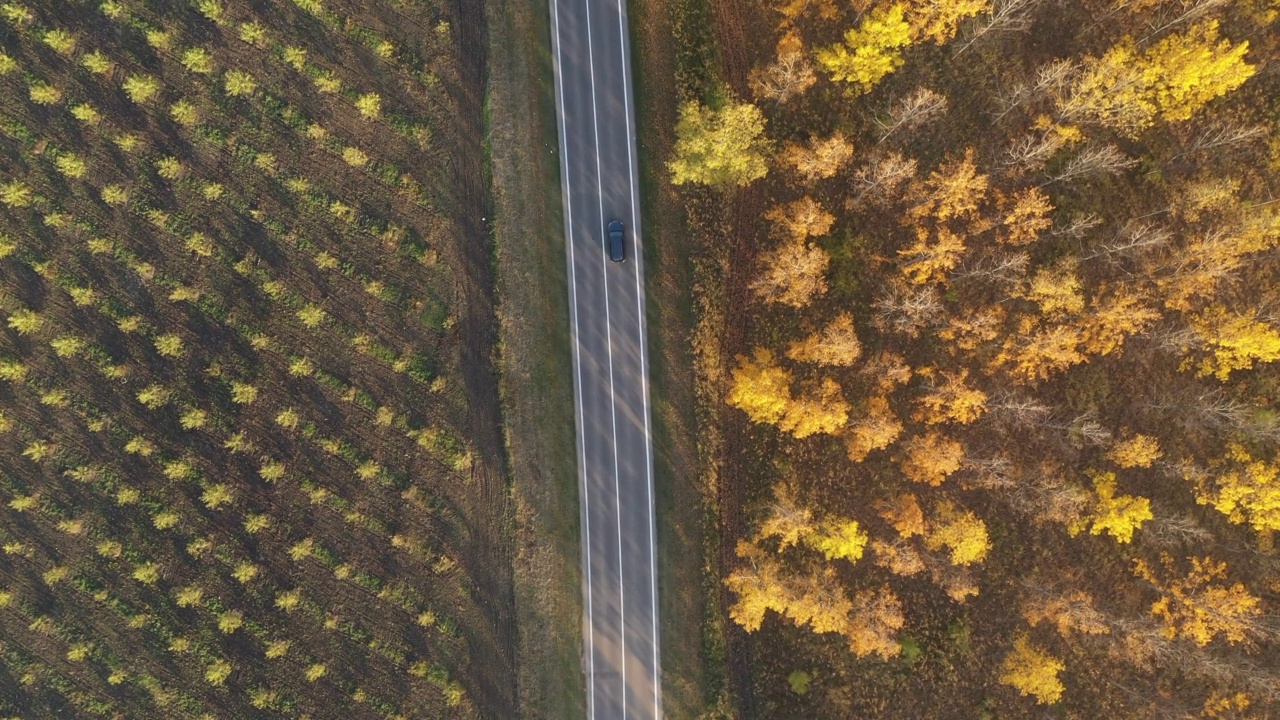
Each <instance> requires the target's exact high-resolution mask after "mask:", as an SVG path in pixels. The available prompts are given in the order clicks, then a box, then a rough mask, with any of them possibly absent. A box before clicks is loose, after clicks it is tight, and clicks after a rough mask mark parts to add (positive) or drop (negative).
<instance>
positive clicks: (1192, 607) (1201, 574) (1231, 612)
mask: <svg viewBox="0 0 1280 720" xmlns="http://www.w3.org/2000/svg"><path fill="white" fill-rule="evenodd" d="M1187 560H1188V561H1190V563H1191V570H1190V571H1189V572H1188V573H1187V574H1186V575H1185V576H1182V577H1177V570H1176V566H1175V563H1174V562H1173V559H1172V558H1170V557H1169V556H1168V555H1161V564H1162V565H1163V572H1160V573H1157V572H1156V570H1155V568H1153V567H1151V565H1149V564H1148V563H1147V562H1146V561H1144V560H1142V559H1140V558H1139V559H1137V560H1134V568H1133V574H1134V575H1137V576H1138V577H1140V578H1142V579H1143V580H1146V581H1147V582H1149V583H1151V585H1152V586H1153V587H1154V588H1155V589H1156V591H1157V592H1159V593H1160V599H1159V600H1157V601H1155V602H1154V603H1152V605H1151V614H1152V615H1153V616H1155V617H1156V618H1159V619H1160V620H1163V621H1164V634H1165V636H1166V637H1169V638H1175V637H1184V638H1187V639H1188V640H1191V641H1192V642H1194V643H1195V644H1197V645H1199V646H1201V647H1204V646H1205V645H1208V644H1209V643H1210V642H1211V641H1212V640H1213V639H1214V638H1215V637H1217V636H1218V635H1222V636H1223V637H1225V638H1226V639H1227V641H1228V642H1231V643H1239V642H1243V641H1244V640H1246V639H1248V638H1251V637H1256V636H1258V635H1259V634H1260V632H1261V631H1262V627H1261V626H1260V625H1259V623H1258V618H1259V616H1261V615H1262V614H1263V613H1262V601H1261V600H1260V599H1258V598H1257V597H1256V596H1254V595H1253V594H1251V593H1250V592H1249V591H1248V590H1247V589H1246V588H1245V586H1244V584H1243V583H1234V584H1231V585H1228V584H1227V583H1226V582H1223V581H1224V580H1225V579H1226V576H1227V564H1226V563H1225V562H1215V561H1214V560H1213V559H1212V558H1208V557H1190V558H1187ZM1169 576H1173V577H1169ZM1165 578H1168V579H1165Z"/></svg>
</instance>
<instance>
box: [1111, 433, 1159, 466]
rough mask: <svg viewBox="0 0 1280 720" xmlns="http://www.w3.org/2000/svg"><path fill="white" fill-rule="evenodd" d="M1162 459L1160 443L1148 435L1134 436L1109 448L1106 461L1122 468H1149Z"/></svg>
mask: <svg viewBox="0 0 1280 720" xmlns="http://www.w3.org/2000/svg"><path fill="white" fill-rule="evenodd" d="M1162 457H1164V451H1163V450H1161V449H1160V441H1159V440H1157V439H1155V438H1154V437H1151V436H1150V435H1134V436H1133V437H1130V438H1126V439H1124V440H1121V441H1120V442H1117V443H1116V444H1115V445H1112V446H1111V450H1109V451H1108V452H1107V459H1108V460H1110V461H1111V462H1113V463H1115V464H1116V465H1119V466H1120V467H1122V468H1135V467H1141V468H1149V467H1151V465H1152V463H1154V462H1155V461H1157V460H1159V459H1160V458H1162Z"/></svg>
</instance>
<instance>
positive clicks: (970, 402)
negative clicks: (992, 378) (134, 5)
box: [915, 370, 987, 425]
mask: <svg viewBox="0 0 1280 720" xmlns="http://www.w3.org/2000/svg"><path fill="white" fill-rule="evenodd" d="M922 374H923V373H922ZM931 374H932V373H931ZM937 375H938V377H937V378H935V382H934V384H933V385H932V386H931V387H930V388H929V391H928V392H927V393H926V394H925V395H924V396H923V397H921V398H919V399H918V400H916V404H917V406H918V407H919V410H918V411H917V412H916V415H915V419H916V420H921V421H924V422H925V423H926V424H929V425H937V424H938V423H944V422H957V423H960V424H961V425H967V424H969V423H971V422H973V421H974V420H977V419H978V418H979V417H982V414H983V413H985V412H986V411H987V394H986V393H984V392H982V391H981V390H979V389H977V388H974V387H970V386H969V385H967V384H966V381H967V380H968V379H969V371H968V370H961V371H960V372H959V373H949V372H941V373H938V374H937Z"/></svg>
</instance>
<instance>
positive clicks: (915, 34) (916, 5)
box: [907, 0, 991, 45]
mask: <svg viewBox="0 0 1280 720" xmlns="http://www.w3.org/2000/svg"><path fill="white" fill-rule="evenodd" d="M990 9H991V0H911V5H910V7H909V8H908V10H907V21H908V22H909V23H910V25H911V38H912V40H915V41H917V42H919V41H922V40H932V41H933V42H935V43H938V44H939V45H941V44H942V43H944V42H946V41H948V40H950V39H951V38H952V37H954V36H955V34H956V29H957V28H958V27H959V26H960V21H961V20H964V19H965V18H969V17H973V16H974V15H977V14H978V13H981V12H986V11H988V10H990Z"/></svg>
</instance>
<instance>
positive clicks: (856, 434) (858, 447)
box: [845, 395, 902, 462]
mask: <svg viewBox="0 0 1280 720" xmlns="http://www.w3.org/2000/svg"><path fill="white" fill-rule="evenodd" d="M901 434H902V422H901V421H900V420H898V417H897V416H896V415H894V414H893V410H891V409H890V408H889V401H888V399H886V398H884V397H882V396H879V395H877V396H875V397H871V398H869V399H867V402H866V405H865V407H863V409H862V412H861V413H859V414H858V417H857V418H855V419H854V422H853V424H852V425H850V426H849V427H848V429H847V430H846V431H845V439H846V443H845V448H846V449H847V450H848V452H849V459H850V460H852V461H854V462H862V461H863V460H865V459H866V458H867V455H869V454H870V453H871V451H872V450H882V449H884V448H887V447H889V445H891V444H892V443H893V441H894V440H897V439H898V436H899V435H901Z"/></svg>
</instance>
